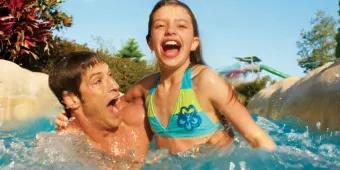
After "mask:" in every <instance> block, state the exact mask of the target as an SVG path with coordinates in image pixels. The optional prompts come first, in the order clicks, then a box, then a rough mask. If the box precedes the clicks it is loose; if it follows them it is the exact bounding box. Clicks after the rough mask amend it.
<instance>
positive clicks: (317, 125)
mask: <svg viewBox="0 0 340 170" xmlns="http://www.w3.org/2000/svg"><path fill="white" fill-rule="evenodd" d="M320 127H321V122H320V121H318V122H316V128H318V130H320Z"/></svg>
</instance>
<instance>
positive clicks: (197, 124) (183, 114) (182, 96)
mask: <svg viewBox="0 0 340 170" xmlns="http://www.w3.org/2000/svg"><path fill="white" fill-rule="evenodd" d="M191 72H192V69H191V68H189V69H187V70H186V71H185V73H184V77H183V80H182V84H181V89H180V93H179V96H178V98H177V101H176V105H175V108H174V111H173V112H172V113H171V116H170V119H169V123H168V125H167V127H163V126H162V124H161V123H160V121H159V120H158V118H157V115H156V113H155V110H154V108H153V100H154V94H155V91H156V88H157V84H158V81H159V79H160V74H159V73H158V75H157V78H156V82H155V85H154V86H153V87H152V88H151V89H149V92H148V95H147V97H146V107H147V116H148V119H149V123H150V125H151V129H152V131H153V132H154V134H155V135H159V136H165V137H172V138H185V137H198V136H204V135H208V134H210V133H213V132H215V131H217V130H219V129H223V125H222V124H221V123H220V122H217V123H214V122H213V121H212V120H211V119H210V117H209V116H208V115H207V113H206V112H204V111H203V110H202V108H201V107H200V105H199V103H198V101H197V99H196V96H195V92H194V90H193V89H192V80H191ZM207 90H208V89H207Z"/></svg>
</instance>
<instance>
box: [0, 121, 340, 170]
mask: <svg viewBox="0 0 340 170" xmlns="http://www.w3.org/2000/svg"><path fill="white" fill-rule="evenodd" d="M253 118H254V119H255V120H256V122H257V123H258V124H259V125H260V126H261V127H262V128H263V129H265V130H266V131H267V132H269V134H270V135H271V136H272V137H273V139H274V140H275V142H276V143H277V144H278V149H277V151H275V152H274V153H267V152H265V151H263V150H253V149H251V148H250V147H249V145H248V144H247V143H246V142H245V141H244V139H242V138H241V137H240V136H239V135H238V134H236V142H235V144H234V145H233V146H232V147H231V148H229V149H219V150H216V149H214V148H210V147H208V146H200V147H197V148H194V149H193V150H191V151H188V152H186V153H182V154H179V155H169V154H168V152H167V151H166V150H155V149H151V150H150V152H149V153H148V156H147V159H146V164H145V165H144V167H143V169H230V170H232V169H308V170H311V169H340V131H329V130H326V131H321V130H319V127H320V126H322V125H321V124H316V125H315V126H314V127H307V126H306V125H304V124H303V123H301V122H299V121H297V120H295V119H293V118H283V119H280V120H271V119H266V118H263V117H261V116H257V115H254V116H253ZM53 126H54V125H53V118H41V119H39V120H35V121H33V122H30V123H27V124H26V125H25V126H23V127H22V128H20V129H17V130H14V131H0V169H96V167H95V166H94V164H92V163H89V162H87V161H84V160H81V159H78V158H75V156H74V155H75V154H79V153H81V154H80V155H84V154H82V150H86V149H85V148H84V147H86V146H85V145H84V147H82V148H83V149H80V150H79V148H78V150H77V149H74V150H76V151H75V152H70V150H72V149H73V148H72V147H74V146H72V145H70V142H69V143H67V141H71V140H69V138H68V137H67V136H60V135H57V134H55V132H54V127H53ZM37 138H38V139H39V140H38V141H39V142H37V140H36V139H37ZM63 141H66V142H63ZM71 143H72V142H71ZM80 143H81V142H80ZM73 144H74V143H73ZM76 145H78V146H79V145H82V144H79V141H78V144H76ZM153 148H154V146H153ZM61 150H64V151H65V152H64V153H63V154H59V155H58V153H60V151H61ZM84 153H85V152H84ZM86 153H87V154H91V153H89V152H86ZM92 155H95V153H92ZM97 156H98V155H97ZM99 157H100V156H99ZM97 158H98V157H97ZM155 158H157V159H158V161H156V162H155V161H153V160H154V159H155ZM94 159H95V158H94ZM105 161H108V160H107V159H106V160H103V162H105ZM109 161H111V162H114V163H117V162H119V161H117V160H109ZM127 167H128V166H127Z"/></svg>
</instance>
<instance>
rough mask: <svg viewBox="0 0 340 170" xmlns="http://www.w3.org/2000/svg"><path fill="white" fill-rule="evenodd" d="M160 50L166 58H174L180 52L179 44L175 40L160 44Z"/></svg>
mask: <svg viewBox="0 0 340 170" xmlns="http://www.w3.org/2000/svg"><path fill="white" fill-rule="evenodd" d="M162 49H163V52H164V54H165V56H166V57H170V58H172V57H176V56H177V55H178V54H179V52H180V50H181V43H180V42H178V41H176V40H167V41H164V42H163V43H162Z"/></svg>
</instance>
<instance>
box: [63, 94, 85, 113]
mask: <svg viewBox="0 0 340 170" xmlns="http://www.w3.org/2000/svg"><path fill="white" fill-rule="evenodd" d="M63 103H64V104H65V107H66V108H67V109H71V110H76V109H78V108H79V107H80V105H81V103H80V99H79V97H78V96H77V95H75V94H74V93H72V92H67V91H64V92H63Z"/></svg>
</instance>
